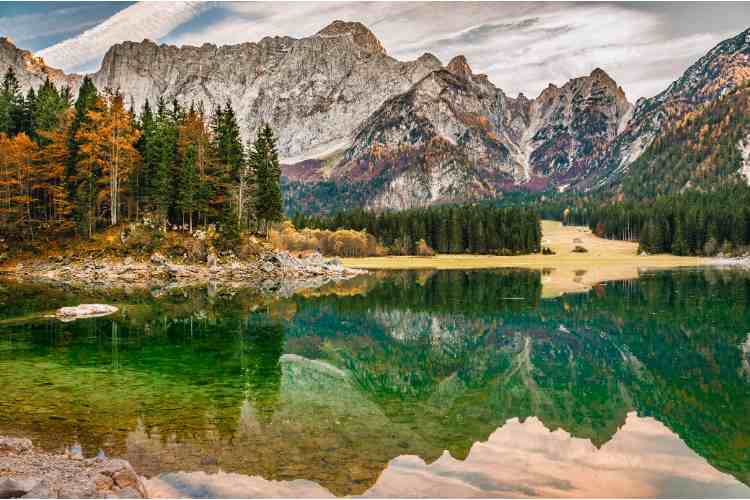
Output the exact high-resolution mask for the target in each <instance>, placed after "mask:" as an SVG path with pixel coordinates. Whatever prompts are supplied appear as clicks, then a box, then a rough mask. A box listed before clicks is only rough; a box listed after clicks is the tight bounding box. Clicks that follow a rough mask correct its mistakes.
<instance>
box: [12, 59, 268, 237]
mask: <svg viewBox="0 0 750 500" xmlns="http://www.w3.org/2000/svg"><path fill="white" fill-rule="evenodd" d="M280 173H281V172H280V167H279V162H278V157H277V153H276V146H275V138H274V134H273V131H272V130H271V129H270V127H268V126H264V127H261V129H260V130H259V132H258V134H257V137H256V139H255V141H254V142H253V143H252V144H250V143H248V144H247V145H244V144H243V143H242V141H241V138H240V130H239V127H238V124H237V119H236V116H235V113H234V110H233V109H232V106H231V104H230V103H229V102H227V103H226V105H224V106H223V107H220V108H217V109H214V110H212V112H211V114H210V116H209V115H208V114H207V113H206V112H205V111H204V110H203V109H202V107H201V106H200V105H194V104H191V105H190V106H189V107H183V106H182V105H180V104H179V103H178V102H177V101H176V100H174V101H172V102H170V103H166V102H165V101H164V100H159V101H158V102H157V103H153V107H152V104H151V103H149V102H148V101H147V102H146V103H145V104H144V106H143V108H142V109H141V110H140V112H139V113H138V114H136V112H135V111H134V110H133V109H132V106H130V109H126V103H125V102H124V98H123V96H122V95H121V94H120V93H119V92H117V91H111V90H106V91H103V92H100V91H98V90H97V89H96V87H95V86H94V84H93V82H92V81H91V79H89V78H88V77H86V78H84V80H83V83H82V86H81V88H80V91H79V93H78V96H77V99H76V100H75V102H73V100H72V97H71V92H70V90H69V89H67V88H63V89H58V88H56V87H55V85H53V84H52V83H50V82H49V80H48V81H47V82H45V83H44V84H43V85H42V86H40V87H39V88H38V89H36V90H35V89H31V90H29V92H28V93H27V94H26V95H22V93H21V92H20V86H19V83H18V81H17V79H16V77H15V75H14V73H13V71H12V70H11V69H8V71H7V72H6V73H5V76H4V79H3V81H2V86H1V87H0V235H2V238H4V239H5V240H6V241H16V242H25V241H26V242H27V241H38V240H40V239H41V240H49V239H54V238H63V237H69V236H73V235H76V234H77V235H80V236H82V237H91V236H92V235H93V234H94V232H96V231H97V230H100V229H103V228H106V227H107V226H113V225H116V224H118V223H120V222H121V221H132V220H142V219H144V218H149V219H156V220H158V221H159V222H160V223H163V224H171V225H180V226H183V227H184V228H187V229H192V228H193V226H194V225H205V224H212V223H213V224H217V226H218V227H219V231H220V233H221V234H222V236H223V237H224V238H225V239H227V240H232V238H237V237H238V235H239V233H240V232H241V231H243V230H250V231H255V232H259V233H261V234H266V233H267V231H268V227H269V225H270V224H272V223H274V222H277V221H280V220H281V219H282V216H283V212H282V197H281V189H280V184H279V177H280Z"/></svg>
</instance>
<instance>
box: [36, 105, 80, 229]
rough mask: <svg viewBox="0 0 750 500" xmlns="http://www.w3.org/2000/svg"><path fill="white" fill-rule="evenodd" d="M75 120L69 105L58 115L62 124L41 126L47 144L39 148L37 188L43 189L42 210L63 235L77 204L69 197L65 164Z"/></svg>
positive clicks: (51, 226)
mask: <svg viewBox="0 0 750 500" xmlns="http://www.w3.org/2000/svg"><path fill="white" fill-rule="evenodd" d="M72 121H73V112H72V110H71V109H70V108H69V109H68V110H66V111H65V112H63V113H61V114H60V116H59V117H58V126H57V127H55V128H53V129H51V130H40V131H39V135H40V141H41V143H42V144H44V146H43V147H42V149H41V150H40V151H39V156H38V161H37V167H36V172H35V175H34V178H35V185H34V189H35V190H38V191H40V192H41V193H40V194H39V195H38V196H39V197H40V198H41V203H42V207H41V211H42V214H43V216H44V218H45V219H46V221H47V223H48V225H49V230H50V232H51V234H52V235H55V236H60V235H62V234H65V233H68V232H69V231H70V230H71V229H72V228H73V221H72V220H71V214H72V212H73V205H72V203H71V201H70V199H69V197H68V189H67V186H66V178H65V166H66V161H67V158H68V129H69V128H70V126H71V124H72Z"/></svg>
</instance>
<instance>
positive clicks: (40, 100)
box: [27, 78, 70, 143]
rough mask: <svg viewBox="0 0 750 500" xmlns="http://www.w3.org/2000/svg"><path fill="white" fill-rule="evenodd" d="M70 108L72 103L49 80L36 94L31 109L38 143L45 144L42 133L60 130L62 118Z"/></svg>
mask: <svg viewBox="0 0 750 500" xmlns="http://www.w3.org/2000/svg"><path fill="white" fill-rule="evenodd" d="M27 106H28V98H27ZM69 107H70V102H69V101H68V100H67V97H66V96H65V95H63V94H61V93H60V92H58V90H57V88H56V87H55V85H54V84H53V83H52V82H50V81H49V78H47V80H45V82H44V84H43V85H42V86H41V87H40V88H39V91H38V92H37V93H36V97H35V98H34V100H33V105H32V106H31V108H30V115H31V123H33V130H34V137H35V138H36V140H37V142H40V143H42V142H44V139H43V138H42V137H41V135H42V134H40V131H53V130H56V129H58V127H59V126H60V118H61V116H62V115H63V113H65V111H66V110H67V109H68V108H69Z"/></svg>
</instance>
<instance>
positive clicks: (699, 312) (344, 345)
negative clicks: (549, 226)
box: [0, 270, 750, 497]
mask: <svg viewBox="0 0 750 500" xmlns="http://www.w3.org/2000/svg"><path fill="white" fill-rule="evenodd" d="M509 298H512V299H513V300H508V299H509ZM96 299H99V300H101V298H100V297H80V296H75V295H72V294H70V293H67V292H62V291H54V290H44V289H41V288H38V287H20V286H17V285H10V284H5V285H3V287H2V288H0V305H2V306H3V307H2V308H1V309H0V379H2V380H3V384H4V390H3V391H1V392H0V434H11V435H22V436H27V437H30V438H32V439H33V440H34V441H35V443H37V444H38V445H40V446H43V447H46V448H49V449H53V450H55V449H60V448H61V447H62V446H64V445H66V444H70V443H73V442H75V441H79V442H80V443H81V444H82V445H83V448H84V450H85V452H86V454H94V453H96V451H97V450H98V449H99V448H103V449H104V450H105V451H106V452H107V453H108V454H109V455H114V456H122V457H123V458H126V459H128V460H130V461H131V463H132V464H133V465H134V467H135V468H136V469H137V470H138V471H139V472H140V473H141V474H144V475H147V476H149V477H150V478H151V479H150V480H149V485H150V488H151V492H152V493H153V494H156V495H166V496H175V495H177V496H184V495H187V496H210V497H212V496H232V497H236V496H240V497H244V496H328V495H337V496H341V495H372V496H626V495H627V496H631V495H636V496H678V497H679V496H721V497H726V496H730V497H731V496H748V495H750V488H748V487H747V486H746V485H747V484H749V483H750V429H749V427H750V426H748V425H747V422H748V421H747V415H748V414H749V413H750V412H749V410H750V370H749V369H748V366H750V365H749V364H748V363H749V359H748V351H750V349H749V348H748V347H747V346H748V345H750V338H748V333H749V332H750V314H748V312H750V311H748V305H749V304H750V275H748V274H747V273H743V272H738V271H731V272H721V271H716V270H693V271H684V270H683V271H673V272H670V271H666V272H658V273H653V274H645V275H643V276H641V277H640V279H638V280H630V281H623V282H612V283H607V284H606V285H602V286H598V287H596V288H595V289H593V290H592V291H590V292H588V293H582V294H573V295H566V296H562V297H558V298H555V299H542V298H541V276H540V274H539V273H538V272H532V271H522V270H493V271H440V272H432V271H430V272H400V273H382V274H377V275H373V276H369V277H362V278H360V279H357V280H354V281H351V282H347V283H344V284H339V285H331V286H329V287H327V288H324V289H320V290H315V291H306V292H302V293H300V294H298V295H296V296H294V297H292V298H290V299H284V300H280V301H274V300H270V299H268V298H265V297H260V296H257V295H255V294H254V293H252V292H244V293H238V294H233V295H226V296H225V295H216V294H213V293H210V292H209V291H205V290H196V291H193V292H185V291H179V292H178V291H175V292H174V293H173V294H172V295H170V296H167V297H162V298H160V299H159V300H154V299H152V298H150V297H149V296H148V295H143V296H139V295H130V296H123V297H116V298H114V299H112V298H110V300H114V301H115V302H117V303H118V305H120V306H121V310H122V312H121V313H120V314H117V315H115V316H113V317H109V318H99V319H91V320H85V321H78V322H75V323H68V324H61V323H59V322H56V321H55V320H52V319H48V318H44V317H42V316H43V313H44V311H46V310H49V309H52V308H55V307H59V306H62V305H70V304H75V303H78V302H84V301H95V300H96Z"/></svg>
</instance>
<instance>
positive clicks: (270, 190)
mask: <svg viewBox="0 0 750 500" xmlns="http://www.w3.org/2000/svg"><path fill="white" fill-rule="evenodd" d="M249 163H250V168H251V170H252V171H253V172H254V174H255V186H256V187H255V213H256V216H257V218H258V222H259V230H260V233H261V234H263V235H267V234H268V229H269V227H270V225H271V224H272V223H274V222H278V221H280V220H281V219H282V218H283V216H284V207H283V200H282V197H281V184H280V182H281V168H280V166H279V157H278V153H277V151H276V139H275V137H274V135H273V130H271V127H270V126H269V125H264V126H263V127H261V128H260V130H259V131H258V137H257V139H256V141H255V143H254V145H253V148H252V151H251V153H250V159H249Z"/></svg>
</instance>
